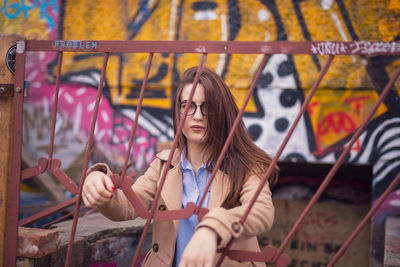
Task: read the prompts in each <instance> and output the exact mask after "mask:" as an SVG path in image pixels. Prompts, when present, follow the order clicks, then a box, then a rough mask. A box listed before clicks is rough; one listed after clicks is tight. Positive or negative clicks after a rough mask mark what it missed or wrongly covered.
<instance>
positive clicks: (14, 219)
mask: <svg viewBox="0 0 400 267" xmlns="http://www.w3.org/2000/svg"><path fill="white" fill-rule="evenodd" d="M28 51H33V52H38V51H53V52H57V53H58V56H57V58H58V64H57V69H56V72H57V73H56V83H55V97H54V101H55V102H54V109H53V113H52V127H51V129H52V130H51V137H50V140H49V144H50V148H49V151H48V157H47V158H40V159H39V161H38V163H37V165H36V166H35V167H32V168H28V169H25V170H22V171H21V148H22V114H23V102H24V94H23V91H24V77H25V60H26V52H28ZM66 52H73V53H77V52H85V53H103V64H102V68H101V75H100V80H99V85H98V89H97V97H96V102H95V108H94V113H93V116H92V119H91V127H90V133H89V137H88V141H87V146H86V150H85V160H84V164H83V168H82V172H81V179H80V186H78V185H76V184H75V183H74V182H73V181H72V179H71V178H69V177H68V176H67V175H66V174H65V173H64V171H63V170H62V169H61V168H60V165H61V162H60V160H59V159H56V158H53V147H54V138H55V127H56V114H57V105H58V95H59V89H60V77H61V71H62V70H61V66H62V61H63V54H64V53H66ZM110 53H147V54H148V61H147V65H146V68H145V70H144V72H145V75H144V80H143V83H142V85H141V91H140V96H139V100H138V105H137V109H136V115H135V120H134V123H133V126H132V128H131V132H130V137H129V146H128V150H127V153H126V156H125V161H124V167H123V170H122V173H121V175H117V174H114V175H113V176H112V180H113V182H114V185H115V187H116V188H121V189H122V190H123V192H124V193H125V195H126V196H127V197H128V199H129V200H130V202H131V203H132V205H133V207H134V208H135V209H136V211H137V212H138V214H139V216H140V217H142V218H144V219H146V224H145V227H144V230H143V233H142V236H141V238H140V241H139V244H138V248H137V251H136V254H135V257H134V260H133V262H132V266H135V264H136V262H137V260H138V256H139V254H140V250H141V248H142V246H143V243H144V240H145V237H146V235H147V233H148V230H149V227H150V223H151V222H152V221H153V220H154V221H166V220H177V219H183V218H188V217H190V216H191V215H192V214H198V215H200V216H201V215H204V214H205V213H206V212H207V211H208V210H207V209H204V208H200V207H201V205H202V202H203V201H204V198H205V194H204V195H203V196H202V198H201V201H200V204H199V205H198V206H196V205H195V204H193V205H188V206H187V207H186V208H185V209H180V210H168V211H158V210H156V204H157V200H158V199H159V197H160V193H161V190H162V187H163V184H164V180H165V177H166V174H167V171H168V168H165V169H164V171H163V173H162V175H161V177H160V186H159V188H158V189H157V192H156V195H155V199H154V202H153V204H152V207H151V209H150V210H147V209H146V208H145V207H144V205H143V204H142V202H141V201H140V199H139V198H138V197H137V196H136V194H135V193H134V192H133V191H132V189H131V185H132V183H133V181H132V179H131V178H130V177H127V175H126V170H127V166H128V163H129V156H130V153H131V147H132V145H133V140H134V136H135V131H136V128H137V124H138V119H139V114H140V110H141V107H142V101H143V97H144V92H145V90H146V84H147V81H148V77H149V72H150V69H151V66H152V59H153V55H154V54H155V53H179V54H182V53H195V54H201V55H202V57H201V61H200V62H199V63H198V69H199V71H198V72H197V73H198V74H197V75H196V77H195V81H194V86H193V88H192V91H191V95H190V97H189V100H188V102H189V103H191V101H192V97H193V93H194V88H195V87H196V84H197V83H198V80H199V73H200V72H201V70H202V69H203V67H204V65H205V63H206V60H207V55H208V54H260V55H263V58H262V60H261V63H260V64H259V66H258V69H257V71H256V73H255V75H254V77H253V80H252V82H251V85H250V88H249V89H248V92H247V96H246V99H245V101H244V103H243V105H242V107H241V109H240V111H239V114H238V116H237V118H236V120H235V124H234V126H233V128H232V129H231V131H230V133H229V137H228V138H227V140H226V142H225V144H224V147H223V149H222V151H221V153H220V155H219V157H218V160H217V162H216V164H215V165H216V166H215V167H214V169H213V172H212V174H211V178H210V181H209V183H208V185H207V187H208V188H209V187H210V185H211V183H212V181H213V179H214V177H215V174H216V172H217V170H218V169H219V166H220V165H221V163H222V160H223V157H224V154H225V152H226V150H227V148H228V146H229V143H230V142H231V139H232V136H233V134H234V132H235V130H236V127H237V125H238V123H239V121H240V120H241V119H242V116H243V114H244V111H245V108H246V105H247V104H248V102H249V100H250V97H251V95H252V94H253V92H254V90H255V88H256V85H257V82H258V80H259V78H260V75H261V72H262V70H263V69H264V67H265V65H266V63H267V61H268V57H269V56H270V55H272V54H292V55H294V54H307V55H329V58H328V59H327V61H326V63H325V65H324V66H323V68H322V70H321V71H320V73H319V75H318V77H316V79H315V82H314V85H313V86H312V88H311V90H310V91H309V93H308V95H307V97H306V99H305V100H304V102H303V104H302V106H301V109H300V111H299V113H298V114H297V116H296V119H295V121H294V123H293V124H292V125H291V127H290V129H289V130H288V133H287V135H286V136H285V138H284V140H283V142H282V143H281V145H280V147H279V150H278V151H277V153H276V154H275V156H274V158H273V160H272V163H271V166H270V167H269V168H268V170H267V171H266V173H265V175H264V177H263V179H262V182H261V183H260V185H259V187H258V189H257V192H256V194H255V195H254V197H253V198H252V200H251V203H250V204H249V206H248V207H247V208H246V211H245V213H244V214H243V216H242V218H241V220H240V223H241V224H244V222H245V221H246V219H247V217H248V214H249V212H250V210H251V208H252V206H253V204H254V203H255V201H256V199H257V197H258V194H259V193H260V192H261V189H262V187H263V186H264V185H265V183H266V182H267V181H268V178H269V176H270V175H271V174H272V172H273V168H274V166H275V165H276V163H277V161H278V160H279V158H280V156H281V154H282V152H283V150H284V148H285V146H286V144H287V143H288V141H289V139H290V138H291V137H292V135H293V132H294V130H295V128H296V126H297V125H298V123H299V120H300V119H301V118H302V116H303V114H304V113H305V111H306V110H307V108H308V106H309V103H310V101H311V98H312V97H313V95H314V93H315V92H316V90H317V89H318V87H319V85H320V83H321V81H322V79H323V77H324V75H325V74H326V73H327V72H328V70H329V67H330V66H331V63H332V61H333V60H334V58H335V57H336V56H375V55H397V56H398V55H400V43H396V42H364V41H357V42H218V41H203V42H191V41H68V40H56V41H40V40H27V41H18V42H17V48H16V73H15V86H14V88H15V90H14V96H13V97H14V110H13V116H14V117H13V118H14V119H13V124H14V133H13V141H12V155H11V159H12V160H11V178H10V188H9V206H8V210H9V211H12V213H11V214H10V215H9V217H8V229H7V231H8V237H7V244H8V245H7V246H8V253H7V255H8V256H7V259H6V265H7V266H15V262H16V249H17V232H18V226H23V225H27V224H30V223H32V222H34V221H37V220H39V219H41V218H43V217H45V216H48V215H50V214H52V213H54V212H57V211H59V210H61V209H64V208H66V207H68V206H72V205H75V209H74V220H73V226H72V229H71V235H70V241H69V247H68V253H67V259H66V263H65V266H69V265H70V260H71V253H72V247H73V243H74V237H75V232H76V226H77V221H78V218H79V211H80V209H81V192H82V185H83V183H84V179H85V175H86V170H87V168H88V162H89V156H90V151H91V147H92V143H93V136H94V129H95V125H96V120H97V114H98V110H99V102H100V98H101V95H102V89H103V84H104V79H105V71H106V68H107V62H108V58H109V55H110ZM399 75H400V67H399V68H397V70H396V71H395V72H394V75H393V77H391V79H390V81H389V82H388V83H387V85H386V87H385V88H384V90H383V91H381V92H380V96H379V98H378V100H377V101H376V103H375V104H374V106H373V107H372V109H371V110H370V112H369V113H368V115H367V116H366V118H365V120H364V121H363V122H362V124H361V125H360V127H359V128H358V129H357V130H356V131H355V132H354V133H353V135H352V137H351V140H350V141H349V142H348V144H347V145H346V147H345V149H344V151H343V152H342V153H341V155H340V157H339V158H338V160H337V161H336V163H335V164H334V166H333V167H332V168H331V170H330V171H329V173H328V174H327V176H326V177H325V178H324V180H323V182H322V183H321V184H320V186H319V188H318V190H317V191H316V193H315V194H314V196H313V197H312V199H311V200H310V201H309V203H308V204H307V206H306V208H305V209H304V211H303V212H302V213H301V215H300V216H299V218H298V219H297V221H296V223H295V224H294V225H293V226H292V228H291V230H290V232H289V233H288V235H287V237H286V238H285V240H284V241H283V242H282V244H281V246H280V247H279V248H275V247H273V246H271V245H269V246H267V247H265V249H264V250H263V251H262V252H249V251H237V250H231V249H230V247H231V245H232V243H233V241H234V238H232V239H231V240H230V242H229V243H228V245H227V246H226V247H225V248H224V249H223V250H222V251H221V252H222V254H221V256H220V258H219V259H218V264H217V265H218V266H219V265H220V264H221V263H222V261H223V260H224V259H225V258H226V257H229V258H231V259H234V260H244V261H259V262H271V263H275V264H276V266H282V267H283V266H287V265H288V264H289V263H290V257H289V255H286V254H285V253H283V251H284V249H285V248H286V246H287V245H288V243H289V241H290V240H291V238H292V237H293V235H294V234H295V233H296V231H297V229H298V228H299V226H300V224H301V223H302V221H303V220H304V218H305V217H306V216H307V214H308V213H309V212H310V210H311V208H312V207H313V205H314V204H315V203H316V202H317V201H318V199H319V198H320V196H321V194H322V193H323V192H324V190H325V189H326V188H327V186H328V184H329V183H330V182H331V180H332V178H333V177H334V175H335V173H336V172H337V171H338V169H339V167H340V166H341V165H342V163H343V162H344V160H345V159H346V156H347V155H348V154H349V152H350V149H351V147H352V146H353V144H354V143H355V142H356V140H357V139H358V138H359V137H360V135H361V134H362V132H363V131H364V129H365V128H366V126H367V124H368V123H369V121H370V120H371V119H372V117H373V116H374V114H375V112H376V111H377V109H378V106H379V105H380V104H381V103H382V101H383V100H384V99H385V97H386V96H387V95H388V94H389V92H390V90H392V87H393V85H394V83H395V82H396V80H397V79H398V77H399ZM188 107H189V105H187V108H186V109H185V111H184V114H185V116H186V114H187V112H188ZM183 123H184V120H182V121H181V122H180V124H179V126H178V130H177V134H176V136H175V138H174V141H173V143H172V149H171V153H170V155H169V157H168V161H167V164H166V166H170V162H171V160H172V151H174V150H175V148H176V146H177V143H178V138H179V136H180V135H181V133H182V128H183ZM46 170H49V171H51V172H52V174H53V175H54V176H55V177H56V178H57V179H58V180H59V181H60V182H61V183H62V184H63V185H64V186H65V188H66V189H67V190H68V191H69V192H70V193H71V194H72V195H73V196H74V197H73V198H71V199H69V200H67V201H65V202H63V203H61V204H58V205H56V206H54V207H52V208H49V209H47V210H45V211H42V212H40V213H38V214H35V215H33V216H31V217H29V218H25V219H23V220H21V221H18V209H19V183H20V181H22V180H25V179H29V178H31V177H33V176H35V175H38V174H40V173H43V172H44V171H46ZM399 182H400V173H399V174H397V176H396V178H395V179H394V180H393V181H392V183H391V184H390V185H389V186H388V187H387V188H386V190H385V191H384V193H383V194H382V195H381V196H380V197H379V199H378V200H377V201H376V202H375V203H374V205H373V206H372V207H371V209H370V210H369V212H368V213H367V215H366V216H365V217H364V218H363V219H362V221H361V222H360V223H359V224H358V226H357V227H356V228H355V229H354V231H353V232H352V234H351V235H350V236H349V237H348V239H347V240H346V241H345V242H344V244H342V246H341V248H340V250H339V251H338V252H337V253H336V255H335V256H334V257H333V258H332V259H331V260H330V262H329V264H328V266H334V265H335V263H336V262H337V261H338V260H339V258H340V257H341V256H342V255H343V253H344V252H345V251H346V249H347V248H348V247H349V245H350V243H351V242H352V241H353V240H354V238H355V237H356V236H357V235H358V233H359V232H360V231H361V230H362V228H363V227H364V226H365V225H366V223H367V222H368V221H369V219H370V218H371V217H372V216H373V214H374V213H375V212H376V210H377V209H378V207H379V206H380V205H381V204H382V202H383V201H384V200H385V198H386V197H387V196H388V195H389V193H390V192H391V191H393V190H394V188H395V187H396V185H397V184H398V183H399ZM205 192H207V190H205Z"/></svg>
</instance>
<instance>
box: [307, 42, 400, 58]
mask: <svg viewBox="0 0 400 267" xmlns="http://www.w3.org/2000/svg"><path fill="white" fill-rule="evenodd" d="M310 50H311V52H312V53H313V54H319V55H341V54H350V55H376V54H382V53H399V52H400V43H396V42H390V43H389V42H369V41H356V42H351V43H343V42H320V43H317V44H315V45H314V44H311V48H310Z"/></svg>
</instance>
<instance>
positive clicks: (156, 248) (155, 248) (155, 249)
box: [153, 243, 159, 252]
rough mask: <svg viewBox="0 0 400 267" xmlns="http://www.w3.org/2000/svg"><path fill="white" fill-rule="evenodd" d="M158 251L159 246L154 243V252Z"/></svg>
mask: <svg viewBox="0 0 400 267" xmlns="http://www.w3.org/2000/svg"><path fill="white" fill-rule="evenodd" d="M158 249H159V247H158V244H157V243H154V245H153V251H154V252H157V251H158Z"/></svg>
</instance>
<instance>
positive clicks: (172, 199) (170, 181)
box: [157, 150, 182, 235]
mask: <svg viewBox="0 0 400 267" xmlns="http://www.w3.org/2000/svg"><path fill="white" fill-rule="evenodd" d="M169 153H170V150H164V151H162V152H160V153H159V154H157V157H158V158H159V159H161V160H162V161H163V162H164V167H163V169H162V170H161V174H162V172H163V171H164V168H166V162H167V160H168V156H169ZM179 161H180V152H179V150H175V153H174V156H173V158H172V161H171V166H170V169H169V170H168V172H167V176H166V177H165V181H164V185H163V188H162V190H161V198H162V200H164V202H165V205H166V207H167V210H177V209H180V208H181V207H182V172H181V171H180V165H179ZM160 178H161V177H160ZM160 180H161V179H160ZM159 182H160V181H159ZM159 185H160V184H159V183H158V186H159ZM172 223H173V224H174V229H173V230H172V229H171V230H172V231H173V232H174V233H175V235H176V232H177V231H178V227H179V220H173V221H172Z"/></svg>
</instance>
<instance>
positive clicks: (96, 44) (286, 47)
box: [27, 40, 400, 56]
mask: <svg viewBox="0 0 400 267" xmlns="http://www.w3.org/2000/svg"><path fill="white" fill-rule="evenodd" d="M27 51H65V52H86V53H88V52H98V53H100V52H101V53H103V52H110V53H113V52H116V53H117V52H118V53H129V52H130V53H199V54H200V53H201V54H202V53H209V54H212V53H218V54H220V53H223V54H278V53H282V54H311V55H369V56H372V55H400V42H369V41H355V42H315V41H314V42H286V41H277V42H239V41H226V42H223V41H100V40H29V41H27Z"/></svg>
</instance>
